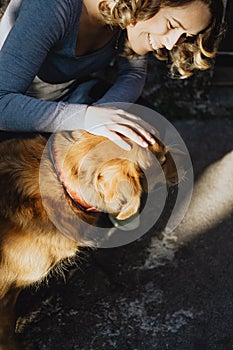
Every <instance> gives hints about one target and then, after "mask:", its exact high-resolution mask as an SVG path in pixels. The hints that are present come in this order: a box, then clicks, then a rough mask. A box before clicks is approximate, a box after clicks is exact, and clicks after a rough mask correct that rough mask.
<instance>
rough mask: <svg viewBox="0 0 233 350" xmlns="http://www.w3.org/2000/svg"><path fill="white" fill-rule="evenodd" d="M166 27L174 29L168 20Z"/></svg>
mask: <svg viewBox="0 0 233 350" xmlns="http://www.w3.org/2000/svg"><path fill="white" fill-rule="evenodd" d="M167 27H168V29H175V27H174V26H173V25H172V23H171V22H170V21H168V22H167Z"/></svg>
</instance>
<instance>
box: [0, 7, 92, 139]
mask: <svg viewBox="0 0 233 350" xmlns="http://www.w3.org/2000/svg"><path fill="white" fill-rule="evenodd" d="M12 2H13V0H12ZM70 12H71V6H70V1H69V0H22V4H21V7H20V11H19V14H18V16H17V18H16V20H15V23H14V25H13V27H12V29H11V31H10V33H9V35H8V36H7V38H6V40H5V42H4V45H3V47H2V49H1V51H0V129H2V130H13V131H49V132H52V131H54V130H56V129H57V128H58V127H59V126H60V125H61V123H62V122H63V123H65V122H66V120H68V122H67V126H65V124H63V127H64V128H71V127H72V128H81V127H82V125H81V119H82V117H83V115H84V113H85V109H86V106H85V105H69V104H65V103H63V102H59V103H57V102H48V101H43V100H38V99H35V98H32V97H29V96H26V95H25V92H26V91H27V89H28V87H29V86H30V84H31V82H32V81H33V79H34V77H35V76H36V75H37V73H38V71H39V69H40V67H41V65H42V63H43V61H44V59H45V58H46V55H47V53H48V52H49V50H50V49H51V48H52V47H53V46H54V45H55V44H56V43H57V42H58V41H59V40H61V39H62V38H63V36H64V35H65V32H66V29H67V27H68V25H69V23H68V22H69V19H70V18H71V13H70ZM71 120H72V123H71Z"/></svg>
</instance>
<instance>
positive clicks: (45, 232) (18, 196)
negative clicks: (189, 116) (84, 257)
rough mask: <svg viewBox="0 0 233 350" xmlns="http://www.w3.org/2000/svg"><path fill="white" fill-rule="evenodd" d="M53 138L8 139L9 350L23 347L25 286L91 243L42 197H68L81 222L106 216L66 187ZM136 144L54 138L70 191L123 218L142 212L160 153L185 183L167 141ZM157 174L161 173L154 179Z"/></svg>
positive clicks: (3, 335) (1, 258)
mask: <svg viewBox="0 0 233 350" xmlns="http://www.w3.org/2000/svg"><path fill="white" fill-rule="evenodd" d="M129 142H130V141H129ZM46 143H47V139H46V138H45V137H43V136H41V135H39V136H36V137H33V138H29V137H27V138H23V139H13V140H6V141H2V142H1V143H0V158H1V160H0V193H1V196H0V349H1V350H10V349H18V346H17V344H16V341H15V340H14V327H15V317H14V305H15V302H16V300H17V296H18V294H19V292H20V291H21V290H22V289H23V288H25V287H26V286H28V285H30V284H33V283H35V282H38V281H40V280H42V279H43V278H44V277H45V276H46V275H47V274H48V272H49V271H50V270H51V269H52V268H53V267H54V266H55V265H57V264H59V263H60V262H61V261H63V260H64V259H66V258H70V257H72V256H75V254H77V251H78V250H79V247H80V246H84V245H88V244H89V243H88V239H84V238H82V237H81V235H79V232H78V233H77V235H76V237H75V240H74V239H71V238H69V237H68V236H66V235H64V234H62V233H61V232H60V231H59V228H57V227H56V226H55V225H54V223H53V222H52V221H51V216H49V215H48V213H47V211H46V210H45V207H44V203H43V198H42V197H44V198H46V200H47V202H46V203H49V202H50V201H51V203H57V201H59V200H60V199H61V198H63V199H62V200H64V201H67V203H68V205H69V208H71V210H72V213H74V215H75V216H77V217H80V225H81V222H82V221H83V220H82V219H85V221H86V222H89V223H90V224H95V221H96V220H97V218H98V214H92V213H91V212H90V213H89V212H85V211H82V210H80V209H79V208H78V207H77V206H76V205H75V204H74V202H73V201H72V200H71V199H70V196H69V195H68V194H67V193H66V192H65V191H64V187H63V185H62V184H61V182H60V181H59V179H58V174H57V173H56V172H55V171H54V166H53V164H52V162H51V160H50V157H49V156H48V149H47V148H45V146H46ZM131 145H132V149H131V151H124V150H122V149H121V148H119V147H118V146H116V145H115V144H113V143H112V142H111V141H109V140H107V139H106V138H104V137H100V136H94V135H91V134H89V133H86V132H83V131H75V132H63V133H57V134H55V137H54V139H53V141H52V146H53V151H54V157H55V160H56V164H57V165H58V170H57V171H58V173H59V174H60V175H61V180H62V181H63V180H64V181H63V182H65V184H67V185H68V187H69V193H71V194H72V193H73V192H74V193H75V194H77V193H78V195H79V197H80V198H82V199H83V200H85V202H87V203H88V204H90V206H91V207H95V208H98V210H100V211H104V212H107V213H111V215H113V216H115V217H117V219H118V220H124V219H126V218H129V217H130V216H131V215H133V214H135V213H136V212H137V211H138V209H139V206H140V198H141V194H142V192H143V185H142V183H143V181H142V177H143V171H144V170H145V169H149V168H150V166H151V163H152V158H153V155H155V156H156V158H157V160H158V161H159V162H160V164H162V167H163V170H164V173H165V178H166V180H167V181H168V182H174V181H177V172H176V168H175V165H174V162H173V160H172V158H171V156H170V155H169V153H168V152H167V150H166V147H165V146H164V145H163V144H162V143H161V142H160V141H159V140H157V142H156V143H155V145H153V146H150V149H143V148H141V147H139V146H137V145H136V144H134V143H132V142H131ZM169 157H170V158H169ZM41 159H42V160H41ZM39 173H40V176H39ZM156 176H157V175H156V174H153V183H156V181H157V178H156ZM84 197H85V198H84ZM51 206H53V204H51ZM56 214H57V215H58V216H61V217H62V216H64V215H65V213H64V210H63V206H62V205H61V206H59V205H57V206H56ZM80 227H81V226H80ZM78 231H79V228H78ZM86 236H87V235H86ZM86 236H85V237H86Z"/></svg>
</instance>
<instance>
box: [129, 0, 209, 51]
mask: <svg viewBox="0 0 233 350" xmlns="http://www.w3.org/2000/svg"><path fill="white" fill-rule="evenodd" d="M210 21H211V13H210V10H209V8H208V6H207V5H206V4H204V3H203V2H202V1H201V0H194V1H193V2H191V3H188V4H187V5H184V6H178V7H162V8H160V10H159V12H157V13H156V15H155V16H154V17H152V18H150V19H148V20H146V21H139V22H137V23H136V24H135V25H134V26H132V25H129V26H128V27H127V28H126V29H127V34H128V39H129V44H130V47H131V48H132V50H133V51H134V52H136V53H137V54H139V55H143V54H145V53H147V52H149V51H153V50H156V49H160V48H166V49H167V50H171V49H172V48H173V46H174V45H176V44H179V40H180V41H182V40H183V38H185V37H190V36H195V35H197V34H198V33H200V32H201V31H203V30H204V29H205V28H206V27H208V25H209V23H210Z"/></svg>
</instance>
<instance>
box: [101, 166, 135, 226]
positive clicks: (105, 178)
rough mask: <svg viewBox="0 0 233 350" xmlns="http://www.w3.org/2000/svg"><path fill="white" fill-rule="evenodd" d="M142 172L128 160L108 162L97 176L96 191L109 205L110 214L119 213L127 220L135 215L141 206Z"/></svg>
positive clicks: (120, 217)
mask: <svg viewBox="0 0 233 350" xmlns="http://www.w3.org/2000/svg"><path fill="white" fill-rule="evenodd" d="M140 177H141V172H140V171H139V169H138V167H137V165H136V164H135V163H133V162H131V161H129V160H128V159H114V160H110V161H108V162H106V163H105V164H104V165H103V166H102V167H101V168H100V169H99V172H98V175H97V176H96V182H95V183H96V185H95V187H96V189H97V191H98V193H99V194H100V196H101V197H102V198H103V200H104V202H105V203H106V205H107V208H108V212H112V213H115V214H116V213H117V219H119V220H125V219H127V218H129V217H130V216H132V215H134V214H135V213H136V212H137V210H138V208H139V206H140V197H141V192H142V188H141V183H140Z"/></svg>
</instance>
